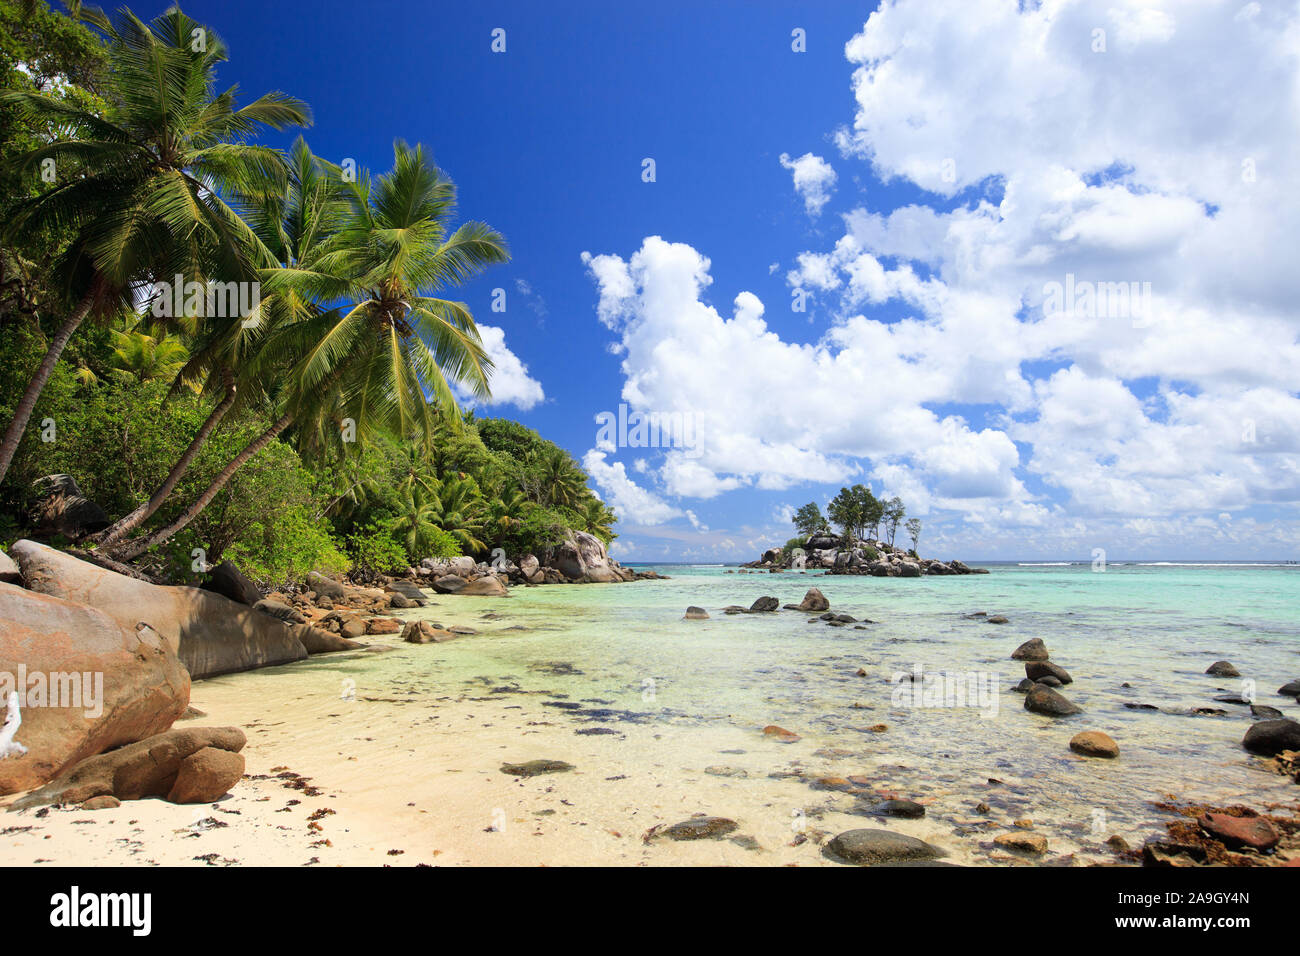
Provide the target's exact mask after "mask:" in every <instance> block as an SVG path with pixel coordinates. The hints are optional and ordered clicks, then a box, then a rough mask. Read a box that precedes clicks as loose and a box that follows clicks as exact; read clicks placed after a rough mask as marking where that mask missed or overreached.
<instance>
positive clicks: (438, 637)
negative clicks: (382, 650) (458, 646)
mask: <svg viewBox="0 0 1300 956" xmlns="http://www.w3.org/2000/svg"><path fill="white" fill-rule="evenodd" d="M458 637H460V635H459V634H455V633H453V632H451V631H447V630H443V629H442V628H440V627H438V626H437V625H436V624H434V623H433V622H432V621H407V623H406V627H404V628H403V629H402V640H404V641H406V643H408V644H441V643H442V642H443V641H454V640H455V639H456V638H458Z"/></svg>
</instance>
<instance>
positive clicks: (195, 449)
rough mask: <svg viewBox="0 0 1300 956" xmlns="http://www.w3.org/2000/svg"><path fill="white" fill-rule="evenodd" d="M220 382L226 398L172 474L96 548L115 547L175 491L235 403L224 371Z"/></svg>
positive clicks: (231, 382) (230, 378) (229, 376)
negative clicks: (223, 382)
mask: <svg viewBox="0 0 1300 956" xmlns="http://www.w3.org/2000/svg"><path fill="white" fill-rule="evenodd" d="M223 379H224V381H225V386H226V397H225V398H223V399H222V400H221V401H220V402H219V403H218V404H217V407H216V408H214V409H213V410H212V412H211V414H209V415H208V417H207V420H206V421H204V423H203V427H202V428H200V429H199V430H198V432H197V433H196V434H195V436H194V440H193V441H191V442H190V444H189V447H188V448H186V449H185V453H184V454H183V455H181V457H180V460H179V461H177V462H176V464H175V465H173V466H172V470H171V471H170V472H168V473H167V478H166V480H165V481H163V483H162V484H161V485H159V486H158V490H157V491H155V492H154V493H153V495H152V497H150V498H149V500H148V501H146V502H145V503H144V504H142V505H141V506H140V507H138V508H136V509H135V510H134V511H132V512H131V513H130V514H129V515H127V516H126V517H124V518H121V519H119V520H118V521H117V522H115V523H114V524H113V525H111V526H110V527H109V528H108V529H107V530H106V531H104V532H103V534H102V536H101V537H100V539H99V546H100V547H101V548H105V549H111V548H112V547H113V545H115V544H117V542H119V541H121V540H122V539H123V538H125V537H126V536H127V535H128V534H130V533H131V532H132V531H134V530H135V529H136V528H138V527H140V525H142V524H144V523H145V522H146V521H148V520H149V519H150V518H151V517H153V514H154V512H155V511H157V510H158V509H159V508H161V507H162V505H163V502H165V501H166V500H167V497H168V496H169V495H170V494H171V493H172V491H173V490H174V489H175V488H176V485H177V483H178V482H179V481H180V480H181V478H183V477H184V476H185V472H187V471H188V470H189V467H190V463H191V462H193V461H194V456H195V455H197V454H198V453H199V449H201V448H202V447H203V445H204V443H205V442H207V440H208V437H209V436H210V435H211V434H212V432H213V430H214V429H215V428H216V427H217V425H218V424H219V423H220V422H221V419H222V418H223V417H224V416H225V414H226V412H228V411H229V410H230V406H231V405H233V404H234V403H235V381H234V376H233V375H232V374H231V373H230V371H229V370H228V369H227V370H226V372H225V373H224V375H223Z"/></svg>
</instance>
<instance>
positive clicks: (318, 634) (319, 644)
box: [293, 624, 365, 654]
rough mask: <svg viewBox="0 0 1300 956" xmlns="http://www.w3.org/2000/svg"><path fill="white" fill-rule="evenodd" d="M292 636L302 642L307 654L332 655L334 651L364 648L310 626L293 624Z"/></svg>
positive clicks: (362, 645)
mask: <svg viewBox="0 0 1300 956" xmlns="http://www.w3.org/2000/svg"><path fill="white" fill-rule="evenodd" d="M293 627H294V634H296V635H297V637H298V640H299V641H301V642H302V646H303V647H304V648H305V649H306V651H307V653H308V654H332V653H335V652H336V651H355V650H357V649H358V648H361V647H365V645H364V644H359V643H357V642H356V641H352V640H349V639H348V638H346V637H340V636H339V635H337V634H332V633H330V632H329V631H327V630H325V629H324V628H320V627H312V626H311V625H310V624H295V625H293Z"/></svg>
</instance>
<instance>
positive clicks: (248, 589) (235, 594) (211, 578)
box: [203, 561, 262, 607]
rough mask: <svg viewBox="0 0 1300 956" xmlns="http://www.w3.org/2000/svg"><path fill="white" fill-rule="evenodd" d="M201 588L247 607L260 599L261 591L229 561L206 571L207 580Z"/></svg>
mask: <svg viewBox="0 0 1300 956" xmlns="http://www.w3.org/2000/svg"><path fill="white" fill-rule="evenodd" d="M203 589H204V590H205V591H213V592H215V593H217V594H220V595H221V596H222V597H228V598H230V600H232V601H238V602H239V603H240V604H247V605H248V606H249V607H253V606H254V605H255V604H257V602H258V601H260V600H262V592H261V591H259V590H258V589H257V585H256V584H254V583H253V582H252V581H250V580H248V578H246V577H244V574H243V572H241V571H240V570H239V568H237V567H235V566H234V565H233V564H231V563H230V562H229V561H222V562H221V563H220V564H218V565H217V566H216V567H215V568H213V569H212V570H211V571H209V572H208V580H207V582H206V583H205V584H204V585H203Z"/></svg>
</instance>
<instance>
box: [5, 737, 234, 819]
mask: <svg viewBox="0 0 1300 956" xmlns="http://www.w3.org/2000/svg"><path fill="white" fill-rule="evenodd" d="M246 742H247V739H246V738H245V737H244V732H243V731H242V730H240V729H239V728H238V727H191V728H187V729H185V730H169V731H167V732H166V733H162V734H158V735H156V736H153V737H149V738H147V739H145V740H141V741H138V742H136V743H133V744H127V745H126V746H125V747H122V748H120V749H118V750H112V751H109V752H108V753H105V754H100V755H99V756H96V757H91V758H89V759H87V760H83V761H81V763H79V764H77V765H76V766H75V767H73V768H72V769H71V770H69V771H68V772H67V773H65V774H63V775H62V776H60V777H59V778H58V779H56V780H54V781H52V782H51V783H48V784H46V785H45V786H43V787H41V788H40V789H39V790H33V791H32V792H31V793H29V794H27V795H26V796H24V797H21V798H20V799H18V800H15V801H14V803H13V804H12V805H11V806H10V807H9V809H10V810H25V809H27V808H28V807H39V806H43V805H45V804H51V803H65V804H66V803H85V802H86V801H87V800H91V799H93V798H95V797H103V796H110V797H116V798H117V799H118V800H139V799H141V798H143V797H166V796H168V795H169V794H170V793H171V792H172V788H173V787H175V786H176V783H177V778H178V777H179V775H180V772H181V765H182V764H183V763H184V762H185V760H186V758H188V757H190V756H191V755H192V754H196V753H198V752H199V751H201V750H203V749H205V748H209V747H211V748H214V749H217V750H225V751H229V752H230V753H238V752H239V751H241V750H243V749H244V744H245V743H246ZM241 773H242V770H241ZM220 795H221V794H217V796H220ZM213 799H215V797H214V798H213Z"/></svg>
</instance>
